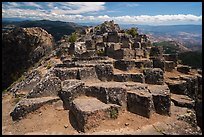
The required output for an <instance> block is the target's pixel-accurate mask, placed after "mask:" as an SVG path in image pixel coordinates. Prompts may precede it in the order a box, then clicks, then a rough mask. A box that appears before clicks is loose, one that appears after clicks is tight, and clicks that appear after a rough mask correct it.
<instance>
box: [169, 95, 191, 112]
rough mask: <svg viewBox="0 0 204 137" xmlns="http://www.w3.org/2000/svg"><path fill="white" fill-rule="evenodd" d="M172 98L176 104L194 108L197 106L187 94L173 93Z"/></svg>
mask: <svg viewBox="0 0 204 137" xmlns="http://www.w3.org/2000/svg"><path fill="white" fill-rule="evenodd" d="M171 100H172V102H174V104H175V105H176V106H179V107H187V108H190V109H192V108H194V106H195V101H194V100H192V99H191V98H189V97H188V96H186V95H177V94H171Z"/></svg>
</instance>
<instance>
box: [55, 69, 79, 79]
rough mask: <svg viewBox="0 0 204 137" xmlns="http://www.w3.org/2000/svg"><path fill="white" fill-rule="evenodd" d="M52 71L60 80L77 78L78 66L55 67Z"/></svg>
mask: <svg viewBox="0 0 204 137" xmlns="http://www.w3.org/2000/svg"><path fill="white" fill-rule="evenodd" d="M54 73H55V75H56V76H57V77H59V78H60V80H62V81H63V80H67V79H77V78H78V77H77V74H78V68H55V69H54Z"/></svg>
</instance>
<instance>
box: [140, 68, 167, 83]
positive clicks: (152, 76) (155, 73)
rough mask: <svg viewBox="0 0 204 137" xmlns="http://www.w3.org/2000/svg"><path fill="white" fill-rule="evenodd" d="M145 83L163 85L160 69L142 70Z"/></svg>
mask: <svg viewBox="0 0 204 137" xmlns="http://www.w3.org/2000/svg"><path fill="white" fill-rule="evenodd" d="M143 74H144V76H145V83H148V84H158V85H162V84H163V83H164V76H163V71H162V70H161V69H160V68H153V69H152V68H147V69H144V70H143Z"/></svg>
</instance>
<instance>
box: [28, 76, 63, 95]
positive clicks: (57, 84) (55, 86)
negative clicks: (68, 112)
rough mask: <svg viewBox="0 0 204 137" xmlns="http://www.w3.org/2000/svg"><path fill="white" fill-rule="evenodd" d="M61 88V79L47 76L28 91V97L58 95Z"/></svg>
mask: <svg viewBox="0 0 204 137" xmlns="http://www.w3.org/2000/svg"><path fill="white" fill-rule="evenodd" d="M60 90H61V80H60V79H59V78H58V77H50V76H46V77H45V78H43V79H42V80H41V81H40V82H39V83H38V84H37V85H36V86H35V87H34V88H33V89H32V90H31V91H30V92H29V93H28V95H27V98H36V97H48V96H57V95H58V92H59V91H60Z"/></svg>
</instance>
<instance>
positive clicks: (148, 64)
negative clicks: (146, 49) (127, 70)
mask: <svg viewBox="0 0 204 137" xmlns="http://www.w3.org/2000/svg"><path fill="white" fill-rule="evenodd" d="M135 67H136V68H153V61H152V60H149V59H140V60H135Z"/></svg>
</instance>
